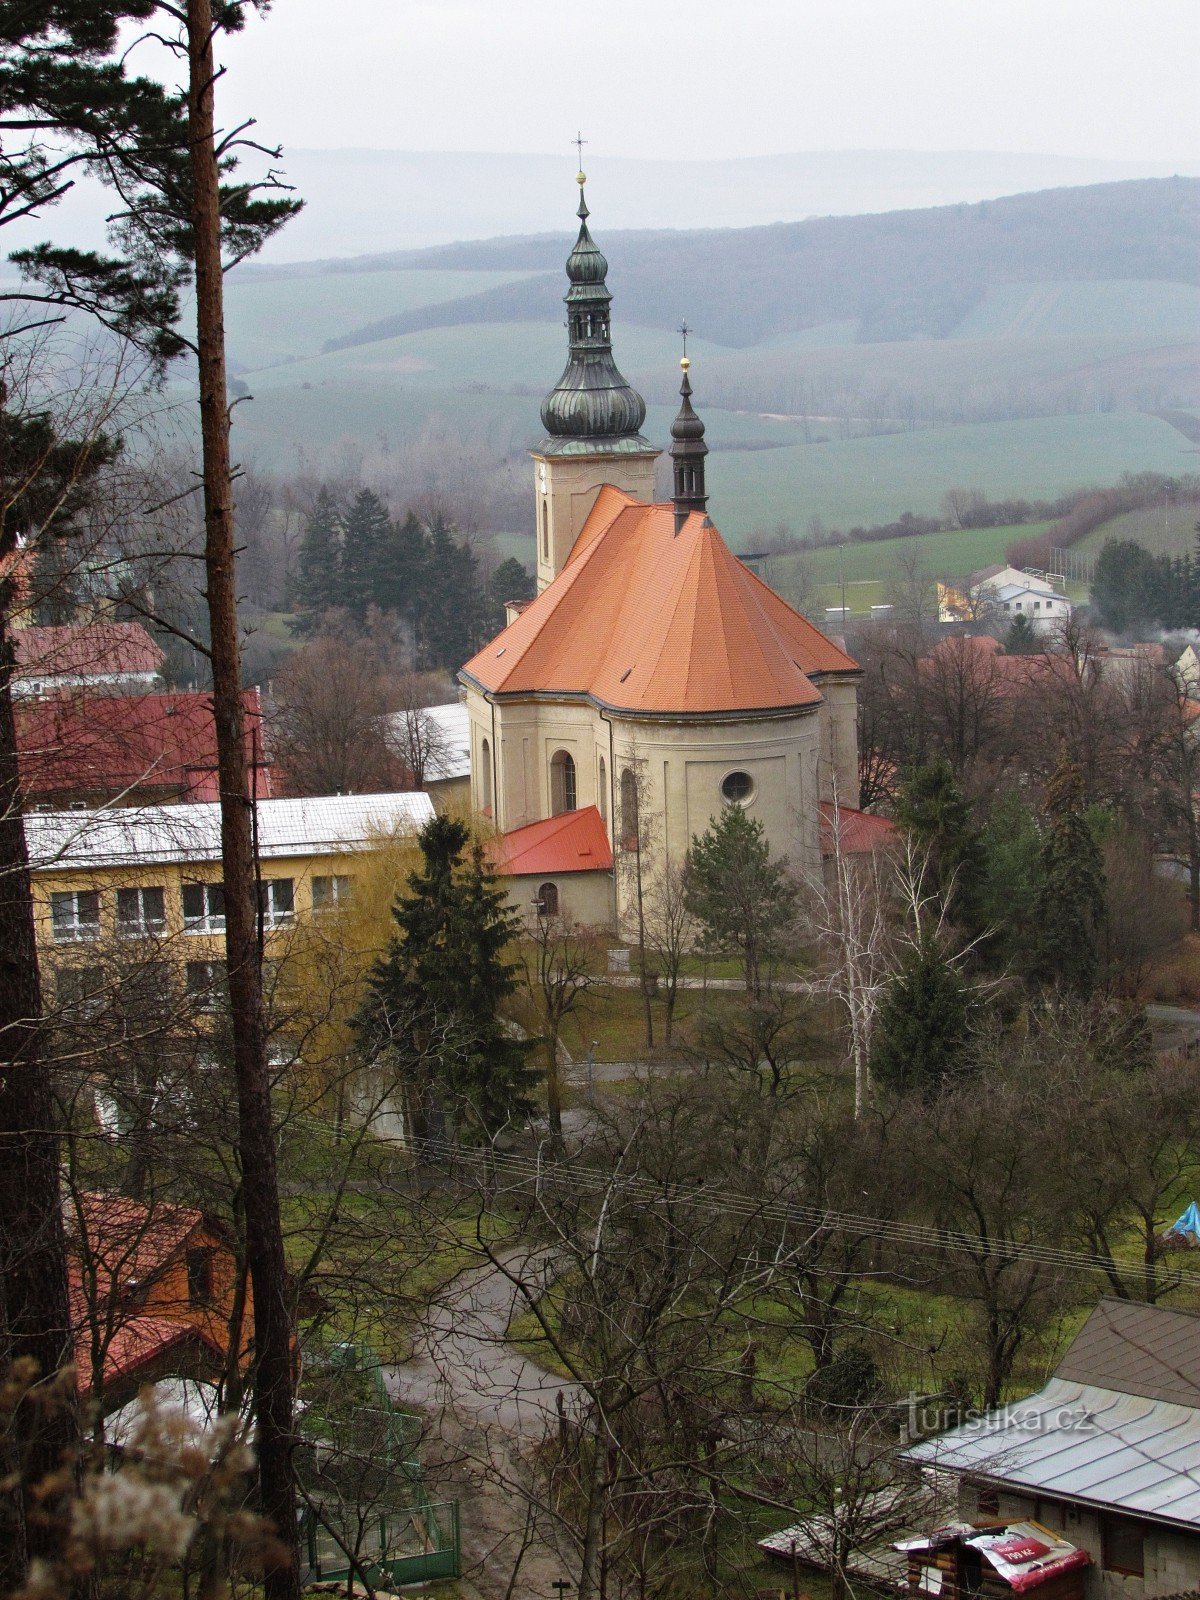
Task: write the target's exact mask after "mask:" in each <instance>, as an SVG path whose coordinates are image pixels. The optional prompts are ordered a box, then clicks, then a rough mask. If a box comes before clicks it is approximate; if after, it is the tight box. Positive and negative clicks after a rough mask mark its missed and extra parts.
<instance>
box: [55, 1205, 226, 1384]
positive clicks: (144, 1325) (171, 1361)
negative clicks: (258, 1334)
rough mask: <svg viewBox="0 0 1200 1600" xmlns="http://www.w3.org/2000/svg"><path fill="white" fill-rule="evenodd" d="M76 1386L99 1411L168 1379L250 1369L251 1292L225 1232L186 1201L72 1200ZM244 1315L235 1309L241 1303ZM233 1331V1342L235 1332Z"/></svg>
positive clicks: (70, 1276)
mask: <svg viewBox="0 0 1200 1600" xmlns="http://www.w3.org/2000/svg"><path fill="white" fill-rule="evenodd" d="M65 1220H66V1229H67V1239H68V1248H69V1257H68V1285H69V1291H70V1302H71V1321H72V1327H73V1329H74V1334H75V1370H76V1381H77V1384H78V1387H79V1393H80V1395H81V1397H82V1398H83V1399H86V1400H94V1401H95V1402H96V1403H97V1404H98V1405H99V1407H100V1410H101V1412H102V1414H108V1413H109V1412H111V1411H113V1410H116V1409H117V1408H118V1407H120V1406H123V1405H125V1404H126V1403H128V1402H129V1401H130V1400H131V1399H133V1397H134V1396H135V1395H136V1394H137V1392H138V1390H139V1389H140V1388H141V1387H142V1385H143V1384H146V1383H154V1382H156V1381H158V1380H160V1379H163V1378H188V1379H199V1380H202V1381H209V1382H216V1381H218V1380H219V1379H220V1378H221V1377H222V1376H223V1375H224V1373H225V1372H226V1371H227V1369H228V1368H229V1366H230V1364H231V1362H232V1363H233V1364H235V1365H236V1366H239V1367H245V1365H246V1363H247V1362H248V1360H249V1356H250V1351H251V1348H252V1346H253V1339H254V1296H253V1290H252V1288H251V1285H250V1282H249V1279H248V1277H247V1279H246V1281H245V1283H244V1284H243V1283H242V1282H241V1281H240V1278H241V1274H240V1271H239V1268H238V1264H237V1258H236V1254H235V1251H234V1245H233V1239H232V1237H231V1235H230V1233H229V1230H228V1229H227V1228H226V1227H225V1226H224V1225H223V1224H222V1223H220V1222H218V1221H217V1220H216V1219H215V1218H213V1217H209V1216H206V1215H205V1214H204V1213H203V1212H201V1211H198V1210H196V1209H194V1208H193V1207H190V1206H180V1205H171V1204H164V1203H156V1204H154V1205H145V1204H143V1203H142V1202H140V1201H137V1200H130V1199H128V1198H126V1197H125V1196H124V1195H116V1194H82V1195H78V1196H73V1197H72V1198H70V1199H69V1200H68V1201H67V1205H66V1219H65ZM243 1293H244V1311H243V1312H242V1314H241V1316H240V1327H239V1325H238V1324H239V1317H238V1316H237V1315H235V1308H236V1307H237V1306H238V1305H239V1304H242V1297H243ZM232 1339H236V1341H237V1348H236V1350H233V1349H231V1340H232Z"/></svg>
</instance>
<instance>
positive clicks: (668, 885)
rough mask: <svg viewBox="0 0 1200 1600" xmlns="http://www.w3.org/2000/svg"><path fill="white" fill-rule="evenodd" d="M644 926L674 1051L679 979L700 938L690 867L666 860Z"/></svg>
mask: <svg viewBox="0 0 1200 1600" xmlns="http://www.w3.org/2000/svg"><path fill="white" fill-rule="evenodd" d="M643 923H644V928H645V936H646V946H647V948H648V949H649V951H650V953H651V954H652V955H653V957H654V962H655V966H656V969H657V974H658V989H659V993H660V994H661V995H662V997H663V1002H664V1015H663V1043H664V1044H665V1045H666V1047H667V1048H668V1049H670V1047H671V1043H672V1040H673V1036H674V1027H675V1006H676V1003H677V1001H678V999H679V979H680V977H681V975H682V972H683V964H684V960H685V958H686V956H687V955H688V953H689V952H690V950H691V948H692V945H693V943H694V941H695V936H696V922H695V918H694V917H693V916H692V912H691V908H690V906H689V905H688V898H687V866H686V863H684V862H675V861H667V860H663V861H661V862H660V863H659V864H658V865H657V866H656V868H655V870H654V873H653V875H652V877H651V879H650V883H649V888H648V890H647V891H646V893H645V895H644V904H643Z"/></svg>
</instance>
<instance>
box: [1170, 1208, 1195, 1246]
mask: <svg viewBox="0 0 1200 1600" xmlns="http://www.w3.org/2000/svg"><path fill="white" fill-rule="evenodd" d="M1171 1232H1172V1233H1177V1234H1180V1235H1181V1236H1182V1237H1183V1238H1185V1239H1187V1238H1190V1239H1193V1240H1194V1241H1195V1242H1196V1243H1197V1244H1200V1206H1197V1204H1196V1202H1195V1201H1194V1200H1193V1201H1192V1203H1191V1205H1190V1206H1189V1207H1188V1208H1187V1210H1186V1211H1185V1212H1184V1213H1183V1215H1182V1216H1181V1217H1180V1218H1179V1220H1178V1222H1175V1223H1173V1224H1172V1226H1171Z"/></svg>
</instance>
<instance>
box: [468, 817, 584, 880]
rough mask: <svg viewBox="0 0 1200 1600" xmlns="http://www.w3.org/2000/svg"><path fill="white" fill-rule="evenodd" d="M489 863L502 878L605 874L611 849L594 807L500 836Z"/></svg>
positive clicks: (535, 823)
mask: <svg viewBox="0 0 1200 1600" xmlns="http://www.w3.org/2000/svg"><path fill="white" fill-rule="evenodd" d="M492 862H493V865H494V866H495V869H496V871H497V872H498V873H500V874H501V875H502V876H503V877H506V878H518V877H533V876H537V877H546V876H549V874H551V873H554V872H608V871H609V870H611V868H612V864H613V856H612V846H611V845H610V844H609V842H608V833H607V830H606V829H605V826H604V823H603V821H602V820H601V817H600V813H599V812H598V811H597V810H596V808H595V806H584V808H583V810H582V811H563V812H561V813H560V814H559V815H558V816H557V817H547V818H546V820H545V821H544V822H530V823H528V824H527V825H526V826H525V827H524V828H514V829H513V830H512V832H511V833H505V834H501V836H500V838H499V839H497V840H496V842H495V844H494V846H493V848H492Z"/></svg>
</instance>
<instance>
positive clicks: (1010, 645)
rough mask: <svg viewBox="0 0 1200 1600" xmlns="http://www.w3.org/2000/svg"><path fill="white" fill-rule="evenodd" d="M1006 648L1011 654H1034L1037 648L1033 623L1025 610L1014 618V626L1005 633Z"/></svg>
mask: <svg viewBox="0 0 1200 1600" xmlns="http://www.w3.org/2000/svg"><path fill="white" fill-rule="evenodd" d="M1004 649H1005V651H1006V653H1007V654H1008V655H1010V656H1028V655H1032V654H1033V652H1034V651H1035V650H1036V649H1037V635H1036V634H1035V633H1034V631H1033V624H1032V622H1030V620H1029V618H1028V617H1027V616H1026V615H1025V613H1024V612H1023V611H1022V612H1020V613H1019V614H1018V615H1017V616H1015V617H1014V618H1013V620H1012V626H1011V627H1010V628H1009V630H1008V633H1007V634H1006V635H1005V639H1004Z"/></svg>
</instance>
